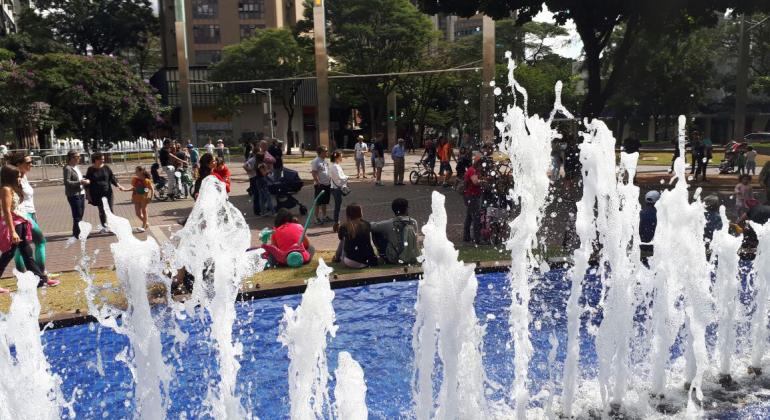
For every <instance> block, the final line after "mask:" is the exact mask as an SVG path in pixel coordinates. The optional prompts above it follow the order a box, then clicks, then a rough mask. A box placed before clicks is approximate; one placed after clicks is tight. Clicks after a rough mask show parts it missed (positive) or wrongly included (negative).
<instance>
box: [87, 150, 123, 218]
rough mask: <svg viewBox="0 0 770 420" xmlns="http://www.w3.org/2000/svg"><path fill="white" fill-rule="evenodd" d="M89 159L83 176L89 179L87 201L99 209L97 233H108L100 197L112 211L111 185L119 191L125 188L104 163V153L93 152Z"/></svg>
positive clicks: (105, 215)
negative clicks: (105, 200) (99, 224)
mask: <svg viewBox="0 0 770 420" xmlns="http://www.w3.org/2000/svg"><path fill="white" fill-rule="evenodd" d="M91 161H92V162H91V166H89V167H88V170H87V171H86V176H85V177H86V179H88V181H89V184H88V195H89V197H88V202H89V203H91V205H92V206H96V208H97V209H99V221H100V222H101V228H100V229H99V233H109V232H110V227H109V226H108V225H107V213H105V212H104V202H103V200H102V199H103V198H106V199H107V204H108V205H109V206H110V211H112V206H113V194H112V187H113V186H116V187H118V189H119V190H120V191H127V189H126V188H124V187H123V186H122V185H120V184H119V183H118V179H117V178H115V174H114V173H112V169H110V167H109V166H107V165H105V164H104V155H103V154H102V153H100V152H97V153H94V154H93V155H92V156H91Z"/></svg>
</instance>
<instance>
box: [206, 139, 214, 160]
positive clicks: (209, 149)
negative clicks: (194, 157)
mask: <svg viewBox="0 0 770 420" xmlns="http://www.w3.org/2000/svg"><path fill="white" fill-rule="evenodd" d="M204 147H205V148H206V153H208V154H210V155H212V156H214V145H213V144H211V139H209V142H208V143H206V146H204Z"/></svg>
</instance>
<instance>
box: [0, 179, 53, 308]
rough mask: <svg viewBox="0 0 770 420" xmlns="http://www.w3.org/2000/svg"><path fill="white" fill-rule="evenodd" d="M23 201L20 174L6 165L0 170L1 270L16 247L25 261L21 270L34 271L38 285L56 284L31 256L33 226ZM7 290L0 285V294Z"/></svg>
mask: <svg viewBox="0 0 770 420" xmlns="http://www.w3.org/2000/svg"><path fill="white" fill-rule="evenodd" d="M23 200H24V191H23V190H22V187H21V173H20V172H19V170H18V169H16V168H15V167H13V166H8V165H5V166H3V168H2V169H0V203H1V204H2V219H3V223H2V224H1V225H0V251H1V252H2V255H0V273H2V272H3V271H5V268H6V267H7V266H8V263H10V262H11V260H12V259H13V256H14V255H15V254H16V250H18V251H19V253H20V254H21V257H22V259H23V261H24V269H25V270H29V271H31V272H33V273H34V274H35V275H36V276H38V277H39V278H40V281H39V283H38V285H37V287H43V286H50V287H53V286H58V285H59V281H58V280H53V279H49V278H48V276H47V275H46V274H45V272H43V270H41V269H40V267H39V266H38V264H37V262H36V261H35V258H34V251H33V249H32V226H31V225H30V222H29V220H27V219H26V218H25V216H24V214H23V213H22V209H21V208H20V205H21V203H22V201H23ZM8 292H9V291H8V289H3V288H0V294H4V293H8Z"/></svg>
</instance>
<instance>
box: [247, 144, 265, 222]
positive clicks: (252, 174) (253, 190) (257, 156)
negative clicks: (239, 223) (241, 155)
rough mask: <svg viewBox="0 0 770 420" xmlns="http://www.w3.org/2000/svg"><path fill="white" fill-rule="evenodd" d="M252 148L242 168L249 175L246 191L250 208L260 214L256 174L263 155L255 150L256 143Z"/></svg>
mask: <svg viewBox="0 0 770 420" xmlns="http://www.w3.org/2000/svg"><path fill="white" fill-rule="evenodd" d="M253 150H254V151H255V152H253V153H252V154H251V156H249V158H248V159H246V162H244V163H243V169H244V170H245V171H246V175H247V176H248V177H249V188H247V189H246V192H247V193H248V194H249V197H251V210H252V211H253V212H254V215H255V216H261V215H262V208H261V207H260V202H259V185H257V182H258V181H257V175H258V174H259V172H258V171H257V169H258V167H259V165H260V164H261V163H262V156H264V155H262V154H261V153H259V152H257V150H258V149H257V147H256V145H255V146H254V149H253Z"/></svg>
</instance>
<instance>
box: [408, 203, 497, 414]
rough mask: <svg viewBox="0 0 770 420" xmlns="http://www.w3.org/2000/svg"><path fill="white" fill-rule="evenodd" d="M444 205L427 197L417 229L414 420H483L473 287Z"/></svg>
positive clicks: (480, 331)
mask: <svg viewBox="0 0 770 420" xmlns="http://www.w3.org/2000/svg"><path fill="white" fill-rule="evenodd" d="M445 199H446V198H445V197H444V196H443V195H442V194H440V193H438V192H436V191H434V192H433V195H432V204H431V208H432V212H431V215H430V219H429V220H428V223H427V224H425V226H423V228H422V231H423V233H424V234H425V240H424V241H423V246H424V248H423V259H422V267H423V276H422V281H420V282H419V284H418V288H417V302H416V303H415V312H416V314H417V315H416V320H415V324H414V327H413V328H412V348H413V350H414V360H415V362H414V376H413V381H412V393H413V398H414V402H415V406H416V407H415V416H416V418H417V419H418V420H427V419H430V418H432V417H435V418H440V419H483V418H485V417H486V413H487V402H486V398H485V396H484V366H483V364H482V344H483V343H482V341H483V336H484V329H483V328H482V327H481V326H480V324H479V322H478V318H477V317H476V311H475V307H474V301H475V299H476V291H477V288H478V282H477V280H476V275H475V274H474V273H473V266H472V265H466V264H464V263H463V262H461V261H458V251H457V250H456V249H455V248H454V245H453V244H452V242H450V241H449V239H447V235H446V225H447V215H446V209H445V207H444V203H445ZM437 356H438V359H439V360H440V361H441V366H442V369H441V376H440V383H441V385H440V389H439V392H438V400H437V401H436V402H435V403H434V401H433V393H434V392H433V391H434V389H433V378H434V376H437V375H438V372H436V357H437ZM434 408H435V413H434Z"/></svg>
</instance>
